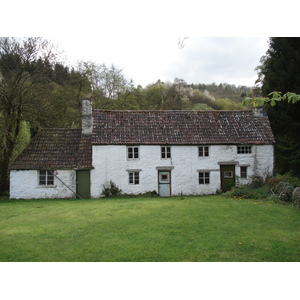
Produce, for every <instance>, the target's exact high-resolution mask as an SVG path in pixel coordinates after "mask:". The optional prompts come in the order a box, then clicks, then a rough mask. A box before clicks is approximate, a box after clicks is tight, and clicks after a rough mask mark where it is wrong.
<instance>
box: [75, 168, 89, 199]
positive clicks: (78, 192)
mask: <svg viewBox="0 0 300 300" xmlns="http://www.w3.org/2000/svg"><path fill="white" fill-rule="evenodd" d="M79 173H81V174H83V173H86V174H87V175H86V176H87V181H86V183H85V182H83V180H82V177H81V178H80V176H78V174H79ZM81 184H84V185H85V184H86V191H84V192H83V193H85V194H82V191H81V190H80V189H81V188H82V187H81V186H80V185H81ZM76 195H77V197H78V196H79V197H80V198H83V199H89V198H90V197H91V170H89V169H88V170H76Z"/></svg>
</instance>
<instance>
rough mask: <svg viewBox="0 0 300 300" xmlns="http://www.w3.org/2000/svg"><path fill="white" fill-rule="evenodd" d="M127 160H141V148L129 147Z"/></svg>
mask: <svg viewBox="0 0 300 300" xmlns="http://www.w3.org/2000/svg"><path fill="white" fill-rule="evenodd" d="M127 158H128V159H138V158H139V147H127Z"/></svg>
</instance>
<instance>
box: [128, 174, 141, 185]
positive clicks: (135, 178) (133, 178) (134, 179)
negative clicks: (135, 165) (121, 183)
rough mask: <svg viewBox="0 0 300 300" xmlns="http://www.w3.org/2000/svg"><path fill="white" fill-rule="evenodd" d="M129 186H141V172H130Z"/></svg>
mask: <svg viewBox="0 0 300 300" xmlns="http://www.w3.org/2000/svg"><path fill="white" fill-rule="evenodd" d="M129 184H140V172H129Z"/></svg>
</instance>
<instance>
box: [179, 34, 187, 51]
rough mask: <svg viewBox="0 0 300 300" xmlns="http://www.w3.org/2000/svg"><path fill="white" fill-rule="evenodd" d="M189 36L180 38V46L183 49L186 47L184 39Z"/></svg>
mask: <svg viewBox="0 0 300 300" xmlns="http://www.w3.org/2000/svg"><path fill="white" fill-rule="evenodd" d="M187 39H188V37H183V38H182V39H181V38H180V37H179V38H178V48H179V49H183V48H184V47H185V44H184V41H185V40H187Z"/></svg>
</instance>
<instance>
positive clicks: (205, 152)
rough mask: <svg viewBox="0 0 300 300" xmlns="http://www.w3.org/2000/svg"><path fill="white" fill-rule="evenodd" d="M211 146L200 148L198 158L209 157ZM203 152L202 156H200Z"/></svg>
mask: <svg viewBox="0 0 300 300" xmlns="http://www.w3.org/2000/svg"><path fill="white" fill-rule="evenodd" d="M209 150H210V149H209V146H198V156H199V157H209ZM200 151H201V155H200Z"/></svg>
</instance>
